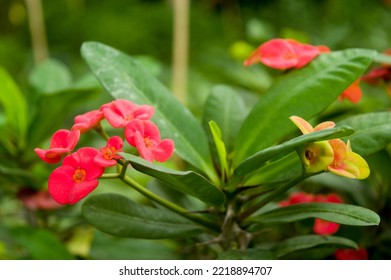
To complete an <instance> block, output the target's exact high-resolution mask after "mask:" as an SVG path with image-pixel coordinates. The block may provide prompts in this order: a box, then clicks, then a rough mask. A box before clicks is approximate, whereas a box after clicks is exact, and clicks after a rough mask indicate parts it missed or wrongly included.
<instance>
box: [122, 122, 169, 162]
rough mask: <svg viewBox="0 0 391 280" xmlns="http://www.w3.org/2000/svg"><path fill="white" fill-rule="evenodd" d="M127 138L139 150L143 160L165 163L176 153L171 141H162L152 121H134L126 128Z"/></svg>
mask: <svg viewBox="0 0 391 280" xmlns="http://www.w3.org/2000/svg"><path fill="white" fill-rule="evenodd" d="M125 138H126V140H127V141H128V143H129V144H130V145H132V146H134V147H136V148H137V150H138V151H139V153H140V155H141V157H142V158H144V159H146V160H148V161H151V162H152V161H153V160H157V161H159V162H163V161H166V160H168V159H169V158H170V157H171V155H172V154H173V152H174V142H173V141H172V140H171V139H164V140H161V139H160V132H159V129H158V127H157V126H156V125H155V124H154V123H153V122H151V121H141V120H134V121H132V122H130V123H129V124H128V125H127V126H126V127H125Z"/></svg>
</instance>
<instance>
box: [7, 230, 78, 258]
mask: <svg viewBox="0 0 391 280" xmlns="http://www.w3.org/2000/svg"><path fill="white" fill-rule="evenodd" d="M11 232H12V238H13V239H14V240H15V241H16V242H17V243H18V244H20V245H21V246H22V247H23V248H24V249H26V250H27V251H28V252H29V253H30V254H31V256H32V258H33V259H36V260H71V259H74V258H73V256H72V255H71V254H70V253H69V251H68V250H67V249H66V247H65V246H64V244H63V243H62V242H61V241H60V240H58V239H57V237H56V236H55V235H54V234H53V233H51V232H49V231H47V230H45V229H34V228H31V227H29V228H27V227H23V228H22V227H20V228H15V229H12V231H11Z"/></svg>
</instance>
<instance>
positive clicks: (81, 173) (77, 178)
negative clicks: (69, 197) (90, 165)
mask: <svg viewBox="0 0 391 280" xmlns="http://www.w3.org/2000/svg"><path fill="white" fill-rule="evenodd" d="M85 177H86V171H85V170H84V169H81V168H80V167H79V168H77V169H76V170H75V172H74V173H73V176H72V179H73V181H74V182H75V183H80V182H83V181H84V179H85Z"/></svg>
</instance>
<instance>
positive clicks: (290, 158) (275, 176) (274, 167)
mask: <svg viewBox="0 0 391 280" xmlns="http://www.w3.org/2000/svg"><path fill="white" fill-rule="evenodd" d="M301 172H302V164H301V160H300V158H299V156H298V155H297V153H296V152H292V153H290V154H288V155H287V156H284V157H282V158H279V159H277V160H274V161H272V162H270V163H269V162H267V163H266V164H265V165H264V166H263V167H261V168H260V169H257V170H256V171H255V172H253V173H250V174H248V175H247V176H245V179H244V180H243V184H242V185H243V186H256V185H262V184H271V183H282V182H286V181H288V180H290V179H292V178H294V177H295V176H297V174H301Z"/></svg>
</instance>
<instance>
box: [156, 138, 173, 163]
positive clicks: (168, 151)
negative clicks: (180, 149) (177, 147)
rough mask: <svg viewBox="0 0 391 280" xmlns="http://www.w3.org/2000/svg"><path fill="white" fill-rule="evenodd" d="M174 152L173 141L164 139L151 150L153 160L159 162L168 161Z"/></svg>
mask: <svg viewBox="0 0 391 280" xmlns="http://www.w3.org/2000/svg"><path fill="white" fill-rule="evenodd" d="M173 152H174V141H172V140H171V139H164V140H163V141H162V142H160V143H159V144H158V145H157V146H156V147H154V148H153V149H152V153H153V156H154V158H155V159H156V160H157V161H159V162H164V161H166V160H168V159H169V158H170V157H171V156H172V154H173Z"/></svg>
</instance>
